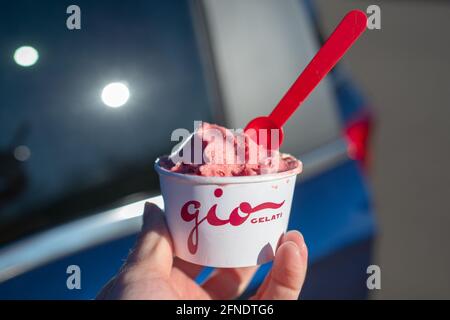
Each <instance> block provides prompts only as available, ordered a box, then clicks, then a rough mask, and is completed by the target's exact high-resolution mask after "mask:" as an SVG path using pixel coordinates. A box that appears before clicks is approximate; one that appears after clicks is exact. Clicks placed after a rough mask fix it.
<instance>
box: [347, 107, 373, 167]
mask: <svg viewBox="0 0 450 320" xmlns="http://www.w3.org/2000/svg"><path fill="white" fill-rule="evenodd" d="M371 129H372V118H371V115H370V114H369V113H368V112H364V113H363V114H359V115H358V116H356V117H355V118H354V119H353V120H351V121H350V122H349V123H348V124H347V126H346V128H345V135H346V137H347V140H348V149H347V152H348V156H349V157H350V158H351V159H353V160H357V161H359V162H360V163H361V164H362V166H363V167H364V168H365V169H367V167H368V162H369V160H370V152H369V142H370V141H369V140H370V139H369V138H370V132H371Z"/></svg>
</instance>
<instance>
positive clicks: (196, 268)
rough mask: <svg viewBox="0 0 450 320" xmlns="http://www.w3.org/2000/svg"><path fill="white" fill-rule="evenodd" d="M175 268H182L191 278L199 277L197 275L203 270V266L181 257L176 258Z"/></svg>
mask: <svg viewBox="0 0 450 320" xmlns="http://www.w3.org/2000/svg"><path fill="white" fill-rule="evenodd" d="M173 268H174V269H178V270H180V271H181V272H183V273H184V274H185V275H187V276H188V277H189V278H191V279H195V278H197V276H198V275H199V274H200V272H201V271H202V270H203V266H200V265H198V264H193V263H190V262H187V261H184V260H181V259H180V258H175V259H174V262H173Z"/></svg>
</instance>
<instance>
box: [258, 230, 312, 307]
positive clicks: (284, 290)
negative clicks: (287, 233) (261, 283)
mask: <svg viewBox="0 0 450 320" xmlns="http://www.w3.org/2000/svg"><path fill="white" fill-rule="evenodd" d="M297 240H298V238H297ZM307 255H308V254H307V249H306V245H305V244H304V243H303V244H302V245H301V247H299V246H298V245H297V241H296V242H294V241H286V242H283V243H282V244H281V245H280V247H279V248H278V250H277V252H276V255H275V260H274V263H273V267H272V271H271V273H270V277H269V279H268V282H267V285H266V288H264V291H263V292H261V293H260V295H259V297H258V298H259V299H263V300H269V299H270V300H272V299H283V300H290V299H297V298H298V296H299V294H300V290H301V287H302V285H303V282H304V280H305V275H306V267H307Z"/></svg>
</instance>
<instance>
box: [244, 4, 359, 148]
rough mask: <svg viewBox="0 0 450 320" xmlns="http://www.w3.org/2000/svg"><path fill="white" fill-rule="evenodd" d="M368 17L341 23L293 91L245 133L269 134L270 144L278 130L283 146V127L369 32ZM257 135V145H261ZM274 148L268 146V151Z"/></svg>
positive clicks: (356, 14) (353, 14)
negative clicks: (352, 47) (265, 131)
mask: <svg viewBox="0 0 450 320" xmlns="http://www.w3.org/2000/svg"><path fill="white" fill-rule="evenodd" d="M366 26H367V17H366V15H365V13H364V12H362V11H360V10H352V11H350V12H349V13H348V14H347V15H346V16H345V17H344V18H343V19H342V21H341V22H340V23H339V25H338V26H337V27H336V29H335V30H334V31H333V33H332V34H331V35H330V37H329V38H328V40H327V41H326V42H325V44H324V45H323V46H322V48H320V50H319V52H317V54H316V55H315V56H314V58H313V59H312V60H311V62H310V63H309V64H308V65H307V66H306V68H305V70H303V72H302V73H301V74H300V76H299V77H298V78H297V80H296V81H295V82H294V84H293V85H292V86H291V88H290V89H289V90H288V92H286V94H285V95H284V97H283V98H282V99H281V101H280V102H279V103H278V105H277V106H276V107H275V109H273V111H272V113H271V114H270V115H269V116H263V117H258V118H255V119H253V120H252V121H250V122H249V123H248V124H247V126H246V127H245V131H246V132H248V131H247V130H250V129H253V130H256V131H254V132H253V133H258V132H259V131H258V130H259V129H266V130H267V140H266V141H269V142H270V129H279V131H278V134H279V144H278V146H280V145H281V143H282V142H283V125H284V124H285V123H286V121H287V120H288V119H289V118H290V117H291V115H292V114H293V113H294V112H295V110H297V108H298V107H299V106H300V105H301V104H302V103H303V101H304V100H305V99H306V98H307V97H308V95H309V94H310V93H311V92H312V91H313V90H314V88H315V87H316V86H317V85H318V84H319V82H320V81H321V80H322V79H323V78H324V77H325V76H326V75H327V74H328V72H330V70H331V69H332V68H333V67H334V66H335V65H336V63H337V62H338V61H339V60H340V59H341V58H342V56H343V55H344V54H345V52H347V50H348V49H349V48H350V47H351V46H352V45H353V43H354V42H355V41H356V40H357V39H358V38H359V36H360V35H361V34H362V33H363V32H364V31H365V30H366ZM257 136H258V134H256V136H253V137H256V141H257V142H258V143H264V142H262V141H258V140H259V139H258V137H257ZM270 147H271V145H270V144H269V148H270Z"/></svg>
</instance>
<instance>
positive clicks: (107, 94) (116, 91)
mask: <svg viewBox="0 0 450 320" xmlns="http://www.w3.org/2000/svg"><path fill="white" fill-rule="evenodd" d="M129 98H130V91H129V90H128V87H127V86H126V85H125V84H123V83H121V82H113V83H110V84H108V85H107V86H106V87H104V88H103V91H102V101H103V103H104V104H106V105H107V106H108V107H111V108H118V107H121V106H123V105H124V104H125V103H127V101H128V99H129Z"/></svg>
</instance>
